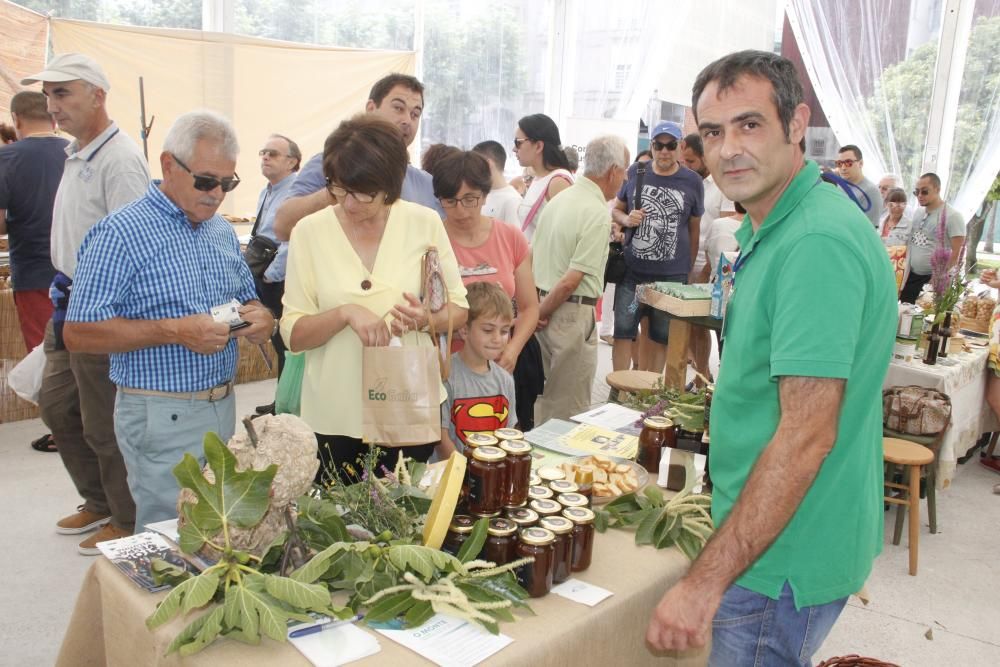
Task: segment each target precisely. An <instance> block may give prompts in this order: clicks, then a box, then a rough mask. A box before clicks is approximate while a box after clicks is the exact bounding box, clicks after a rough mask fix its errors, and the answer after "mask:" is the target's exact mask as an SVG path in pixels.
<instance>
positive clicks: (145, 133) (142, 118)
mask: <svg viewBox="0 0 1000 667" xmlns="http://www.w3.org/2000/svg"><path fill="white" fill-rule="evenodd" d="M139 127H140V128H142V132H141V134H142V154H143V155H145V156H146V162H149V144H148V143H147V141H146V139H148V138H149V128H147V127H146V89H145V88H144V87H143V85H142V77H141V76H140V77H139Z"/></svg>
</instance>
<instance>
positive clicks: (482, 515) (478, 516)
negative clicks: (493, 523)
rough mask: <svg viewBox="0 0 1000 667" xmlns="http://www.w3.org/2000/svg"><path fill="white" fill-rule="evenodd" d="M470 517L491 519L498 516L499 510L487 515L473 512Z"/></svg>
mask: <svg viewBox="0 0 1000 667" xmlns="http://www.w3.org/2000/svg"><path fill="white" fill-rule="evenodd" d="M472 516H474V517H475V518H477V519H492V518H493V517H496V516H500V510H497V511H496V512H489V513H487V514H482V513H480V512H473V513H472Z"/></svg>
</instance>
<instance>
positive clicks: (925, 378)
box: [883, 347, 1000, 489]
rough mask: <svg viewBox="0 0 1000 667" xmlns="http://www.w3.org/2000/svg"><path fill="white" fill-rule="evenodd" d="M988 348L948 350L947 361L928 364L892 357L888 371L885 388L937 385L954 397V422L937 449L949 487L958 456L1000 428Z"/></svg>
mask: <svg viewBox="0 0 1000 667" xmlns="http://www.w3.org/2000/svg"><path fill="white" fill-rule="evenodd" d="M988 357H989V350H988V348H985V347H976V348H973V349H972V351H971V352H959V353H957V354H956V353H952V354H949V355H948V357H947V361H942V360H940V359H939V360H938V363H937V364H935V365H933V366H928V365H927V364H925V363H923V362H922V361H921V358H920V357H918V356H917V357H914V358H913V361H910V362H906V361H902V360H899V359H893V360H892V363H890V364H889V371H888V372H887V373H886V376H885V382H884V383H883V387H884V388H889V387H896V386H905V385H918V386H921V387H927V388H928V389H936V390H938V391H940V392H941V393H943V394H947V395H948V396H949V397H950V398H951V411H952V412H951V425H950V426H949V427H948V430H947V431H946V432H945V434H944V438H943V439H942V441H941V450H940V452H939V453H938V474H937V480H938V487H939V488H942V489H946V488H948V486H949V485H950V484H951V480H952V479H953V478H954V477H955V470H956V466H957V461H958V457H959V456H961V455H963V454H965V452H966V451H967V450H968V449H970V448H971V447H972V446H973V445H975V444H976V441H977V440H979V436H980V435H982V434H983V433H986V432H989V431H997V430H1000V424H998V422H997V418H996V415H994V414H993V410H992V409H991V408H990V406H989V404H987V403H986V377H987V373H989V372H990V371H989V370H988V369H987V367H986V361H987V359H988Z"/></svg>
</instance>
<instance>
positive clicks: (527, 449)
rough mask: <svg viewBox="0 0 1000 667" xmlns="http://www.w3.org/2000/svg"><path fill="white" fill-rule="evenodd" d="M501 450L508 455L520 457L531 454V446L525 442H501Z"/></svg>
mask: <svg viewBox="0 0 1000 667" xmlns="http://www.w3.org/2000/svg"><path fill="white" fill-rule="evenodd" d="M500 449H502V450H504V451H505V452H507V453H508V454H517V455H518V456H523V455H526V454H530V453H531V445H529V444H528V443H526V442H525V441H524V440H502V441H501V442H500Z"/></svg>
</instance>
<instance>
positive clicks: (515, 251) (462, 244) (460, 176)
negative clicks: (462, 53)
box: [434, 151, 545, 431]
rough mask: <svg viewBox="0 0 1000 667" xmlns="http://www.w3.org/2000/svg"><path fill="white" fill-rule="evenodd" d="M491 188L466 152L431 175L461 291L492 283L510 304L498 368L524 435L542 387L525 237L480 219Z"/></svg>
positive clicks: (478, 159) (480, 160)
mask: <svg viewBox="0 0 1000 667" xmlns="http://www.w3.org/2000/svg"><path fill="white" fill-rule="evenodd" d="M491 184H492V177H491V175H490V166H489V164H488V163H487V162H486V159H485V158H484V157H483V156H481V155H479V154H478V153H473V152H471V151H463V152H459V153H457V154H453V155H451V156H449V157H446V158H444V159H443V160H441V161H440V162H438V163H437V165H436V166H435V169H434V196H435V197H437V198H438V201H440V202H441V206H442V207H444V215H445V218H444V227H445V230H446V231H447V232H448V238H449V239H450V240H451V247H452V249H453V250H454V251H455V257H456V258H457V259H458V266H459V270H460V271H461V273H462V280H463V281H465V284H466V285H468V284H469V283H473V282H476V281H490V282H495V283H497V284H499V285H500V287H502V288H503V291H504V292H506V293H507V296H509V297H510V298H511V299H512V300H513V301H514V312H515V320H514V330H513V332H512V333H511V336H510V340H509V341H508V342H507V344H506V345H505V346H504V350H503V353H502V354H501V355H500V358H499V359H498V360H497V363H498V364H499V365H500V366H501V367H502V368H504V369H505V370H506V371H507V372H508V373H512V374H513V375H514V386H515V390H516V404H517V413H518V414H517V418H518V419H517V421H518V424H519V428H521V430H525V431H526V430H531V428H532V427H533V424H534V411H535V399H536V398H537V397H538V395H539V394H540V393H541V392H542V389H543V388H544V385H545V378H544V376H543V373H542V352H541V348H539V346H538V341H537V340H535V336H534V332H535V326H536V325H537V324H538V292H537V291H536V290H535V276H534V274H533V273H532V270H531V249H530V248H529V247H528V240H527V239H526V238H525V237H524V234H523V233H521V231H520V230H519V229H518V228H517V227H514V226H512V225H508V224H507V223H505V222H502V221H500V220H496V219H494V218H489V217H487V216H485V215H483V203H484V201H485V200H486V195H487V194H489V191H490V186H491ZM511 423H514V422H513V421H512V422H511Z"/></svg>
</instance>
